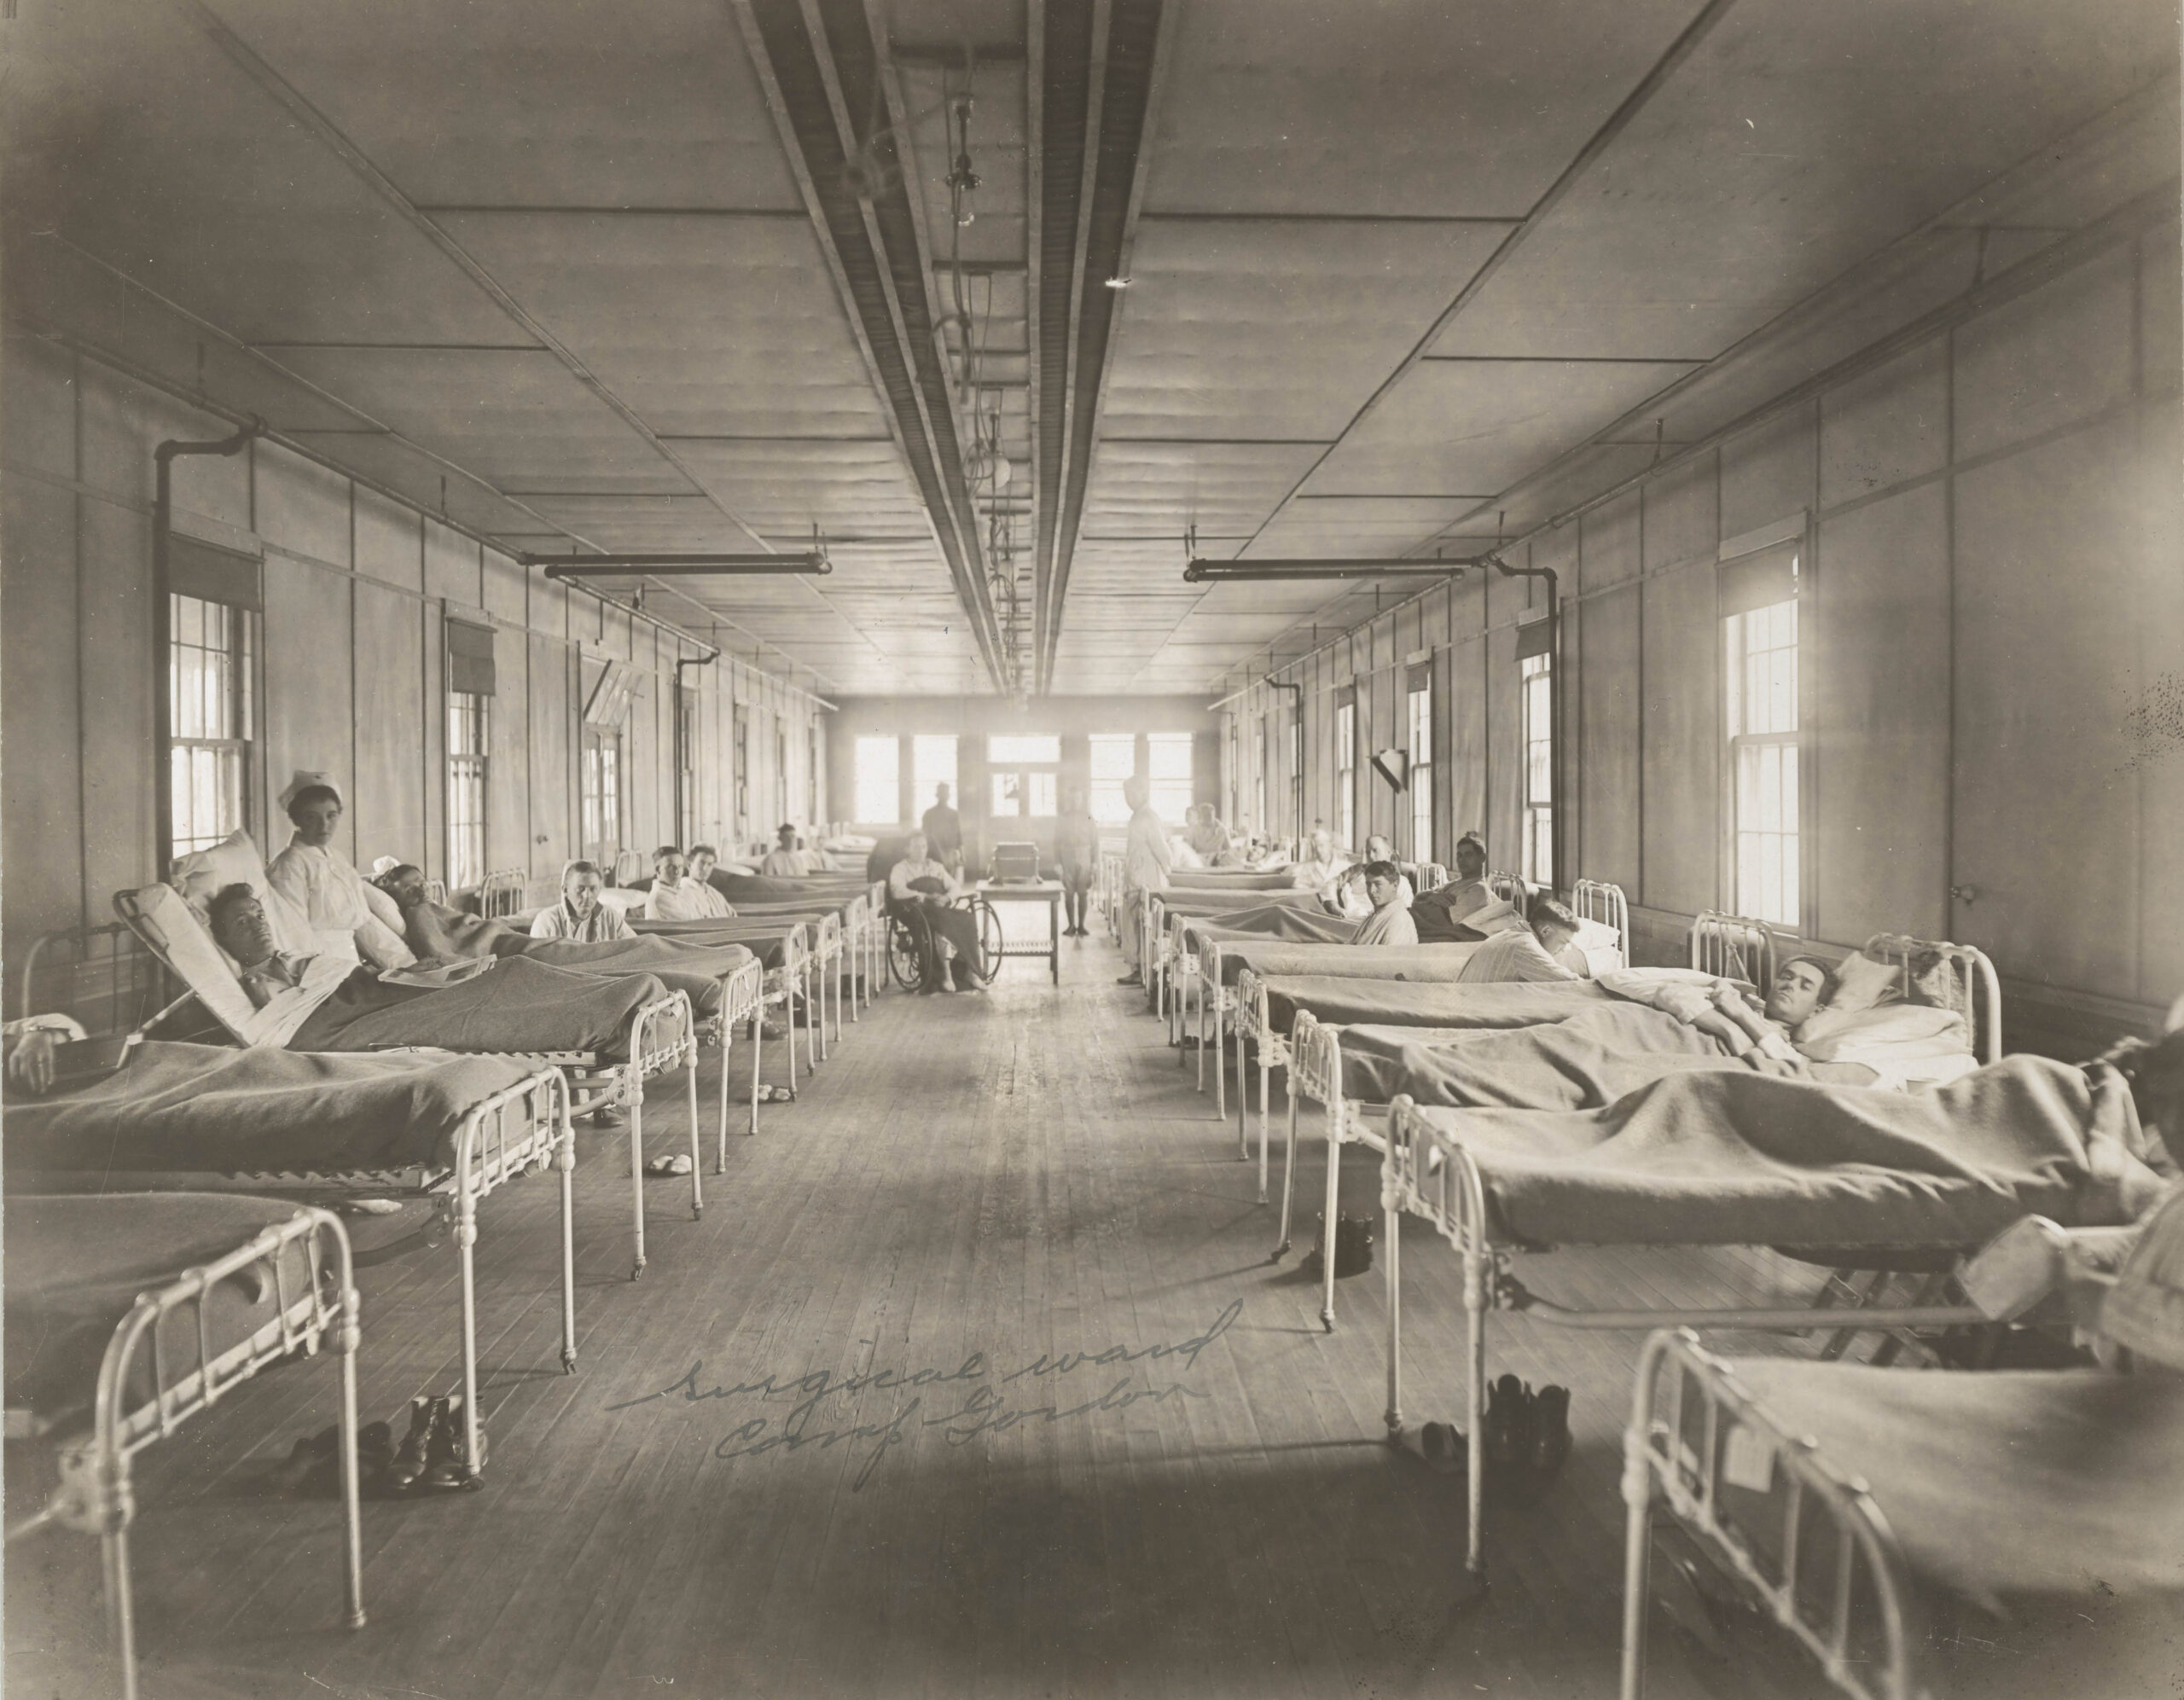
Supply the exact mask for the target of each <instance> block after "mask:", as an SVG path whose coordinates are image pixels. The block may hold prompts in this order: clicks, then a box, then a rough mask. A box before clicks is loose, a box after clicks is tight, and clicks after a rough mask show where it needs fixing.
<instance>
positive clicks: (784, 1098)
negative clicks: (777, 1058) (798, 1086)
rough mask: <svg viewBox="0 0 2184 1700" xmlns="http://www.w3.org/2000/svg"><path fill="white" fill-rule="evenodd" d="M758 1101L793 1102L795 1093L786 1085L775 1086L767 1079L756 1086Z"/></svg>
mask: <svg viewBox="0 0 2184 1700" xmlns="http://www.w3.org/2000/svg"><path fill="white" fill-rule="evenodd" d="M758 1101H759V1102H760V1103H761V1104H793V1103H795V1102H796V1094H794V1093H793V1092H791V1091H790V1090H789V1089H788V1088H787V1087H785V1086H775V1084H774V1083H773V1082H771V1081H769V1082H766V1084H764V1086H762V1087H760V1088H758Z"/></svg>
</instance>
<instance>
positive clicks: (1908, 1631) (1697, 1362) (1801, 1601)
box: [1622, 1328, 1921, 1700]
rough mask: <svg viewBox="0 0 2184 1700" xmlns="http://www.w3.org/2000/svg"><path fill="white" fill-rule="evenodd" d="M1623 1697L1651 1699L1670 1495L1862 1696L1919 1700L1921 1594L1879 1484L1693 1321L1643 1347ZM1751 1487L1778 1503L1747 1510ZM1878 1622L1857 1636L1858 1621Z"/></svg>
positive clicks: (1629, 1469)
mask: <svg viewBox="0 0 2184 1700" xmlns="http://www.w3.org/2000/svg"><path fill="white" fill-rule="evenodd" d="M1725 1488H1726V1489H1728V1490H1730V1492H1731V1493H1734V1492H1735V1491H1738V1490H1742V1491H1744V1492H1747V1493H1751V1494H1756V1495H1762V1496H1764V1497H1765V1498H1766V1500H1768V1501H1769V1504H1770V1506H1772V1507H1773V1508H1775V1510H1776V1511H1777V1512H1778V1515H1776V1516H1774V1517H1764V1518H1762V1517H1741V1518H1740V1517H1736V1516H1735V1515H1734V1513H1733V1512H1732V1511H1730V1510H1728V1508H1727V1507H1726V1506H1725V1503H1724V1502H1725V1500H1727V1499H1728V1497H1729V1494H1727V1493H1725V1491H1724V1490H1725ZM1623 1505H1624V1509H1625V1512H1626V1523H1625V1529H1624V1544H1623V1684H1622V1694H1623V1700H1642V1696H1643V1695H1644V1692H1645V1679H1646V1631H1647V1608H1648V1595H1649V1583H1650V1569H1651V1564H1652V1552H1653V1517H1654V1513H1655V1508H1656V1507H1657V1506H1658V1507H1663V1508H1665V1510H1666V1511H1668V1513H1669V1515H1670V1517H1673V1518H1674V1519H1675V1520H1676V1523H1679V1524H1680V1525H1682V1527H1683V1528H1684V1529H1687V1530H1688V1531H1689V1532H1690V1533H1691V1534H1692V1535H1694V1536H1696V1537H1697V1538H1698V1539H1699V1544H1700V1545H1701V1546H1703V1547H1704V1548H1705V1550H1706V1551H1707V1552H1708V1553H1709V1554H1710V1555H1711V1556H1712V1557H1713V1558H1716V1559H1717V1560H1718V1561H1720V1562H1721V1563H1722V1564H1726V1565H1727V1566H1728V1569H1730V1570H1731V1572H1732V1573H1733V1574H1734V1575H1735V1576H1736V1577H1737V1579H1738V1580H1739V1581H1740V1582H1741V1583H1742V1584H1743V1586H1744V1587H1745V1588H1746V1589H1747V1590H1749V1591H1750V1592H1751V1593H1752V1594H1753V1595H1755V1596H1756V1597H1757V1598H1758V1599H1759V1600H1760V1601H1761V1602H1762V1603H1763V1604H1764V1606H1765V1607H1766V1609H1767V1610H1768V1611H1769V1612H1770V1613H1771V1614H1772V1616H1774V1619H1775V1622H1776V1623H1778V1624H1779V1625H1780V1626H1781V1627H1783V1628H1784V1629H1786V1630H1787V1631H1788V1632H1789V1633H1791V1634H1792V1636H1794V1637H1795V1638H1796V1639H1797V1640H1798V1641H1799V1642H1800V1643H1801V1644H1803V1645H1804V1648H1805V1650H1806V1651H1808V1652H1809V1653H1811V1654H1812V1656H1814V1657H1815V1658H1816V1659H1817V1660H1818V1661H1819V1662H1820V1665H1821V1669H1822V1670H1823V1671H1824V1672H1825V1673H1826V1674H1827V1680H1829V1681H1830V1682H1831V1683H1833V1685H1835V1686H1836V1687H1837V1688H1838V1689H1840V1690H1841V1691H1843V1692H1844V1693H1845V1694H1847V1695H1850V1696H1852V1697H1853V1700H1914V1697H1916V1696H1917V1695H1919V1694H1920V1692H1921V1690H1920V1685H1919V1682H1918V1680H1917V1673H1916V1671H1915V1669H1914V1650H1915V1649H1916V1647H1917V1646H1918V1645H1920V1639H1921V1628H1920V1621H1919V1599H1918V1594H1917V1592H1916V1589H1915V1588H1914V1586H1913V1585H1912V1583H1911V1582H1910V1581H1909V1579H1908V1570H1907V1569H1906V1567H1905V1564H1904V1562H1903V1555H1902V1549H1901V1548H1900V1547H1899V1546H1898V1545H1897V1543H1896V1536H1895V1535H1894V1533H1893V1532H1892V1531H1891V1529H1890V1528H1889V1525H1888V1520H1887V1518H1886V1517H1885V1516H1884V1515H1883V1514H1882V1511H1881V1510H1880V1507H1879V1506H1878V1505H1876V1504H1875V1503H1874V1501H1873V1495H1872V1494H1871V1492H1870V1491H1869V1490H1868V1488H1867V1485H1866V1483H1865V1482H1863V1481H1862V1480H1861V1479H1860V1478H1858V1477H1852V1476H1846V1475H1844V1473H1842V1472H1841V1471H1838V1470H1837V1469H1836V1468H1835V1467H1834V1466H1833V1465H1832V1464H1831V1463H1829V1461H1828V1459H1827V1456H1826V1455H1825V1454H1824V1453H1821V1451H1820V1449H1819V1448H1818V1447H1817V1446H1816V1445H1815V1442H1813V1441H1811V1440H1810V1439H1809V1438H1807V1437H1804V1436H1799V1435H1798V1434H1797V1433H1796V1432H1795V1430H1792V1428H1790V1427H1788V1426H1786V1424H1784V1423H1783V1421H1782V1420H1781V1419H1779V1418H1778V1417H1776V1416H1775V1414H1774V1413H1772V1412H1770V1411H1769V1410H1768V1409H1767V1407H1765V1406H1763V1405H1762V1404H1761V1403H1760V1402H1759V1401H1758V1400H1757V1399H1756V1398H1755V1397H1754V1396H1753V1395H1752V1394H1751V1391H1750V1390H1748V1389H1747V1388H1745V1385H1744V1384H1742V1383H1741V1382H1740V1381H1739V1380H1738V1379H1737V1376H1736V1372H1735V1370H1734V1367H1733V1366H1731V1365H1730V1364H1729V1363H1728V1362H1727V1361H1724V1360H1723V1359H1722V1358H1719V1357H1716V1356H1715V1355H1713V1354H1712V1353H1711V1352H1708V1351H1707V1350H1705V1349H1704V1348H1703V1347H1702V1346H1700V1344H1699V1337H1698V1336H1697V1335H1696V1334H1694V1333H1693V1332H1691V1331H1690V1330H1689V1329H1687V1328H1679V1329H1665V1328H1664V1329H1662V1330H1660V1331H1659V1332H1657V1333H1655V1334H1654V1335H1653V1337H1651V1338H1650V1339H1648V1340H1647V1342H1646V1345H1645V1348H1644V1349H1643V1350H1642V1351H1641V1353H1640V1355H1639V1359H1638V1374H1637V1381H1636V1385H1635V1389H1634V1390H1633V1392H1632V1395H1631V1408H1630V1423H1629V1427H1628V1428H1627V1429H1626V1430H1624V1431H1623ZM1866 1623H1870V1625H1871V1630H1870V1632H1869V1633H1867V1634H1865V1635H1862V1636H1861V1637H1860V1638H1859V1639H1857V1640H1856V1641H1855V1642H1854V1639H1853V1633H1854V1629H1855V1628H1856V1627H1859V1626H1861V1625H1863V1624H1866Z"/></svg>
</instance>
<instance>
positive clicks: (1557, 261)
mask: <svg viewBox="0 0 2184 1700" xmlns="http://www.w3.org/2000/svg"><path fill="white" fill-rule="evenodd" d="M1968 16H1969V15H1967V13H1966V9H1965V7H1964V5H1963V4H1962V3H1961V0H1902V3H1891V4H1887V5H1871V6H1860V7H1856V8H1855V9H1848V10H1846V9H1844V8H1843V7H1838V6H1814V5H1810V4H1809V3H1806V0H1742V3H1740V4H1739V5H1737V6H1736V7H1735V8H1734V9H1732V10H1731V11H1730V12H1729V13H1728V15H1727V17H1726V18H1725V19H1724V20H1723V21H1722V24H1721V25H1720V26H1719V27H1717V28H1716V30H1715V31H1714V32H1713V33H1712V34H1711V35H1710V36H1709V37H1708V38H1707V39H1706V40H1705V42H1704V43H1702V44H1700V45H1699V49H1697V51H1696V52H1695V53H1693V55H1692V57H1691V58H1690V59H1689V60H1688V61H1687V62H1686V63H1685V64H1683V65H1682V67H1679V68H1678V70H1677V71H1676V73H1675V75H1674V76H1673V77H1672V78H1670V81H1669V83H1668V84H1667V86H1666V87H1665V88H1664V89H1663V90H1661V92H1660V93H1659V94H1658V95H1657V96H1655V97H1654V99H1653V101H1652V102H1650V103H1649V104H1648V105H1647V107H1645V109H1644V110H1643V111H1641V113H1639V114H1638V115H1637V117H1636V118H1635V119H1634V120H1633V121H1632V123H1631V124H1630V125H1629V128H1628V129H1627V130H1626V131H1623V134H1622V135H1621V136H1618V138H1617V139H1616V141H1615V142H1613V143H1612V145H1611V146H1610V147H1609V148H1608V149H1607V151H1606V154H1604V155H1603V156H1602V157H1601V158H1600V160H1598V161H1596V162H1595V163H1594V165H1593V166H1592V168H1591V170H1590V171H1589V172H1588V173H1587V176H1586V178H1585V181H1584V183H1583V185H1582V187H1581V189H1579V191H1578V192H1577V193H1575V194H1571V195H1570V196H1569V197H1568V198H1567V199H1565V200H1564V201H1563V202H1562V203H1561V205H1560V206H1558V207H1556V208H1555V209H1554V212H1552V213H1550V214H1549V215H1548V218H1546V220H1545V221H1544V222H1543V223H1542V225H1541V227H1540V228H1539V229H1538V230H1537V231H1536V233H1535V234H1534V235H1533V236H1532V237H1531V240H1530V241H1528V242H1527V243H1526V244H1525V247H1524V249H1523V250H1522V251H1521V252H1519V254H1518V255H1517V256H1516V257H1515V258H1513V260H1512V261H1511V263H1510V264H1508V266H1507V268H1505V269H1504V270H1502V272H1501V273H1500V274H1499V275H1498V276H1496V277H1495V278H1494V279H1493V280H1492V281H1490V283H1489V284H1488V285H1487V286H1486V287H1485V288H1484V290H1483V291H1482V292H1481V293H1480V295H1479V297H1478V300H1477V301H1476V302H1475V303H1474V304H1473V305H1472V306H1471V307H1469V308H1467V310H1465V311H1464V312H1463V313H1462V314H1461V315H1460V316H1458V317H1457V318H1456V320H1455V322H1453V323H1452V324H1451V325H1450V326H1449V328H1448V330H1447V332H1446V333H1445V334H1443V337H1442V338H1441V339H1440V340H1439V342H1438V343H1437V344H1436V345H1435V348H1434V352H1436V353H1442V354H1488V355H1512V354H1514V355H1531V356H1564V357H1583V356H1589V355H1616V356H1621V357H1647V358H1659V357H1669V356H1678V357H1699V358H1708V357H1712V356H1714V355H1716V354H1718V353H1720V352H1721V351H1722V350H1723V349H1725V348H1727V347H1728V345H1730V344H1732V343H1734V342H1735V341H1736V340H1738V339H1740V338H1741V337H1743V336H1744V335H1745V334H1748V333H1750V332H1751V331H1752V330H1755V329H1757V328H1758V327H1759V326H1760V325H1762V324H1763V323H1764V322H1767V321H1768V320H1769V319H1770V318H1772V317H1773V316H1775V315H1776V314H1777V313H1780V312H1781V311H1782V310H1785V309H1786V308H1787V307H1789V306H1790V305H1792V304H1793V303H1794V302H1796V301H1798V300H1800V299H1803V298H1804V297H1805V296H1806V295H1808V294H1809V293H1812V292H1813V291H1814V290H1815V289H1818V288H1819V287H1821V285H1823V284H1825V283H1827V281H1829V280H1830V279H1832V278H1833V277H1835V276H1838V274H1839V273H1841V272H1843V271H1844V270H1845V269H1847V268H1848V267H1850V265H1852V264H1854V263H1856V261H1858V260H1860V259H1862V258H1865V257H1866V256H1867V255H1869V254H1872V253H1873V252H1876V251H1878V250H1879V249H1880V248H1881V247H1885V245H1886V244H1887V243H1889V242H1891V241H1894V240H1895V239H1896V237H1898V236H1900V235H1903V234H1904V233H1905V232H1906V231H1908V230H1909V229H1912V228H1913V227H1914V225H1916V224H1918V223H1920V222H1921V221H1923V220H1926V219H1928V218H1933V217H1935V216H1936V215H1937V214H1939V213H1941V212H1943V211H1944V210H1945V209H1947V208H1948V207H1949V206H1951V205H1953V204H1954V203H1955V202H1956V201H1957V200H1960V198H1961V197H1963V196H1965V195H1966V194H1970V193H1971V192H1972V190H1973V189H1976V188H1978V185H1979V184H1980V183H1984V182H1985V181H1986V180H1987V179H1988V178H1989V177H1993V176H1995V174H1997V173H1999V172H2001V171H2005V170H2006V169H2007V168H2008V167H2009V166H2011V165H2013V164H2015V163H2016V162H2017V161H2018V160H2021V159H2023V158H2024V156H2025V155H2027V154H2030V153H2031V152H2033V151H2034V150H2035V149H2036V148H2039V147H2040V145H2041V144H2042V142H2046V141H2048V140H2050V139H2052V138H2053V137H2054V136H2058V135H2060V134H2061V133H2063V132H2064V131H2066V130H2069V129H2071V128H2074V127H2076V126H2077V125H2080V124H2082V123H2084V122H2086V121H2087V120H2088V119H2091V118H2093V117H2094V114H2096V113H2099V112H2100V111H2102V110H2103V109H2104V108H2106V107H2109V106H2111V105H2113V104H2114V103H2115V102H2118V101H2120V100H2122V99H2123V98H2124V97H2125V96H2127V95H2129V94H2130V93H2131V92H2132V91H2133V90H2135V89H2137V88H2139V87H2140V86H2141V85H2143V84H2146V83H2148V82H2150V81H2152V79H2153V78H2155V77H2156V76H2158V75H2159V74H2160V73H2162V72H2164V71H2173V67H2174V66H2175V62H2176V9H2175V5H2174V4H2173V3H2160V0H2104V3H2102V4H2100V5H2099V6H2096V7H2091V8H2082V7H2057V6H2054V5H2053V4H2052V3H2049V0H1995V3H1992V4H1983V5H1982V6H1981V7H1980V8H1979V9H1978V12H1977V14H1976V16H1977V19H1978V26H1977V27H1974V28H1967V27H1966V24H1967V21H1968ZM1852 39H1855V42H1856V51H1846V50H1845V49H1846V44H1847V43H1848V42H1849V41H1850V40H1852ZM2034 67H2037V71H2036V72H2035V70H2034ZM2172 105H2173V101H2172ZM2172 168H2173V166H2172Z"/></svg>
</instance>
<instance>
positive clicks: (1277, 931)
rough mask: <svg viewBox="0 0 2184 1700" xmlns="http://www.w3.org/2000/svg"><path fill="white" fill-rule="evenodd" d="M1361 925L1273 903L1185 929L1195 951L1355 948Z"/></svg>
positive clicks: (1201, 920) (1201, 921)
mask: <svg viewBox="0 0 2184 1700" xmlns="http://www.w3.org/2000/svg"><path fill="white" fill-rule="evenodd" d="M1358 925H1359V923H1358V922H1356V921H1353V920H1349V919H1348V918H1347V917H1345V916H1342V915H1328V914H1320V913H1319V912H1318V911H1317V910H1316V909H1306V908H1298V906H1297V905H1296V904H1294V903H1269V904H1267V905H1266V906H1265V907H1264V908H1257V909H1234V910H1231V911H1229V913H1228V914H1221V915H1216V916H1213V917H1211V918H1210V919H1206V918H1194V919H1193V920H1191V922H1190V925H1188V927H1186V928H1185V929H1184V931H1185V933H1186V935H1187V936H1188V937H1189V938H1190V939H1192V940H1194V941H1195V943H1194V944H1193V945H1192V947H1191V948H1192V949H1205V948H1206V946H1207V945H1209V944H1214V943H1223V944H1225V943H1234V942H1244V943H1258V942H1259V941H1261V940H1264V941H1265V942H1267V943H1281V942H1285V941H1286V942H1287V943H1292V944H1351V943H1356V938H1357V928H1358Z"/></svg>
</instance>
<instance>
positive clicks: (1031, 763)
mask: <svg viewBox="0 0 2184 1700" xmlns="http://www.w3.org/2000/svg"><path fill="white" fill-rule="evenodd" d="M986 765H987V768H988V769H989V771H990V778H991V780H992V785H993V807H992V809H991V810H990V814H991V815H992V817H993V818H994V819H995V820H1003V819H1007V818H1008V817H1010V816H1023V815H1042V816H1044V817H1046V818H1048V819H1052V818H1053V816H1054V815H1055V814H1056V813H1057V812H1059V809H1060V787H1061V740H1060V738H1057V737H1052V736H1047V735H1041V734H1032V735H1028V736H1013V737H999V736H996V737H991V738H989V739H987V740H986Z"/></svg>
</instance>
